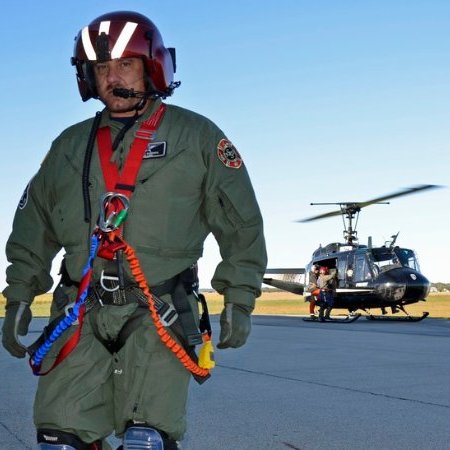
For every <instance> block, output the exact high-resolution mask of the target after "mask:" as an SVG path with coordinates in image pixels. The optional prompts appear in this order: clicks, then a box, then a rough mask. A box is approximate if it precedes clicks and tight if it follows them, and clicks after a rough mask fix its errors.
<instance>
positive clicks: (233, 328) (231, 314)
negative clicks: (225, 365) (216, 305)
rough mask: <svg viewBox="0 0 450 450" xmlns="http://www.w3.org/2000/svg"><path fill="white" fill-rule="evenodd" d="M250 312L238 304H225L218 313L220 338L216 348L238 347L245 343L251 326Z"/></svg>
mask: <svg viewBox="0 0 450 450" xmlns="http://www.w3.org/2000/svg"><path fill="white" fill-rule="evenodd" d="M250 314H251V313H250V312H249V311H248V310H246V309H245V308H244V307H242V306H240V305H235V304H233V303H226V304H225V308H224V309H223V311H222V314H221V315H220V338H219V343H218V344H217V348H222V349H223V348H229V347H232V348H238V347H242V346H243V345H244V344H245V342H246V341H247V338H248V335H249V334H250V330H251V327H252V324H251V319H250Z"/></svg>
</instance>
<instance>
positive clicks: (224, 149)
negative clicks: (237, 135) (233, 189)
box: [217, 139, 243, 169]
mask: <svg viewBox="0 0 450 450" xmlns="http://www.w3.org/2000/svg"><path fill="white" fill-rule="evenodd" d="M217 156H218V157H219V159H220V160H221V161H222V162H223V163H224V164H225V166H227V167H230V168H232V169H239V167H241V166H242V163H243V161H242V158H241V155H240V154H239V152H238V151H237V150H236V147H235V146H234V145H233V144H232V143H231V142H230V141H229V140H228V139H221V140H220V142H219V143H218V144H217Z"/></svg>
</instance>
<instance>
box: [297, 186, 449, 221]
mask: <svg viewBox="0 0 450 450" xmlns="http://www.w3.org/2000/svg"><path fill="white" fill-rule="evenodd" d="M441 187H442V186H439V185H435V184H420V185H417V186H412V187H409V188H405V189H402V190H401V191H397V192H393V193H391V194H387V195H383V196H381V197H377V198H374V199H372V200H368V201H365V202H341V203H328V204H329V205H340V206H341V209H340V210H337V211H331V212H328V213H324V214H319V215H317V216H313V217H308V218H306V219H302V220H296V222H301V223H304V222H312V221H313V220H320V219H326V218H327V217H333V216H339V215H342V214H346V213H350V212H351V213H356V212H359V211H360V210H361V208H365V207H366V206H369V205H373V204H375V203H386V200H390V199H392V198H397V197H402V196H404V195H410V194H415V193H417V192H421V191H424V190H428V189H436V188H441ZM311 204H312V205H314V204H317V203H311ZM318 204H320V203H318ZM322 204H325V205H326V204H327V203H322Z"/></svg>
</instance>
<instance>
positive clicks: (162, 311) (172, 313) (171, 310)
mask: <svg viewBox="0 0 450 450" xmlns="http://www.w3.org/2000/svg"><path fill="white" fill-rule="evenodd" d="M158 306H159V305H158ZM158 314H159V319H160V320H161V323H162V324H163V325H164V326H165V327H170V326H171V325H172V324H173V323H174V322H175V320H177V319H178V313H177V310H176V309H175V307H174V306H173V305H171V304H170V303H166V302H164V304H163V305H161V306H160V307H158Z"/></svg>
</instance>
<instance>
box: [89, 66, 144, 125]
mask: <svg viewBox="0 0 450 450" xmlns="http://www.w3.org/2000/svg"><path fill="white" fill-rule="evenodd" d="M94 74H95V82H96V86H97V92H98V95H99V97H100V99H101V100H102V102H103V103H104V104H105V105H106V106H107V107H108V109H109V110H110V112H111V116H112V117H129V116H133V115H134V113H135V111H134V110H133V107H134V106H135V105H136V104H137V102H138V100H136V98H122V97H116V96H115V95H114V94H113V89H115V88H124V89H134V90H135V91H141V92H142V91H145V81H144V75H145V72H144V63H143V61H142V60H141V59H140V58H120V59H113V60H111V61H106V62H102V63H100V62H98V63H95V64H94ZM130 110H131V111H130Z"/></svg>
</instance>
